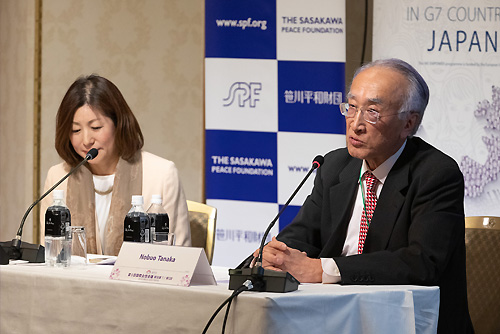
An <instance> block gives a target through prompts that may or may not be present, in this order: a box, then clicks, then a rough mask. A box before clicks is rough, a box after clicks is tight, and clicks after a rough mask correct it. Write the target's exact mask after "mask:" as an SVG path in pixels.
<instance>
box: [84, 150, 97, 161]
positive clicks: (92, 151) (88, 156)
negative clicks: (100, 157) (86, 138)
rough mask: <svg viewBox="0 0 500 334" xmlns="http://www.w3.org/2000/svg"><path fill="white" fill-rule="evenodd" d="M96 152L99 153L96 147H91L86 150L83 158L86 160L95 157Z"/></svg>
mask: <svg viewBox="0 0 500 334" xmlns="http://www.w3.org/2000/svg"><path fill="white" fill-rule="evenodd" d="M98 153H99V151H98V150H97V148H92V149H90V151H88V152H87V155H86V156H85V159H87V160H92V159H95V157H97V154H98Z"/></svg>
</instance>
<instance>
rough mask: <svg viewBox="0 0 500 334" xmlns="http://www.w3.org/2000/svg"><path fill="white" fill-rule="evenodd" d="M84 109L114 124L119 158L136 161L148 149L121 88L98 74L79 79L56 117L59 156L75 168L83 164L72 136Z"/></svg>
mask: <svg viewBox="0 0 500 334" xmlns="http://www.w3.org/2000/svg"><path fill="white" fill-rule="evenodd" d="M84 105H88V106H89V107H90V108H91V109H93V110H94V111H98V112H101V113H102V114H103V115H104V116H106V117H109V118H110V119H111V120H112V121H113V123H114V125H115V128H116V129H115V148H116V151H117V153H118V155H119V156H120V157H121V158H122V159H124V160H127V161H131V160H133V158H134V157H135V155H136V153H137V151H139V150H140V149H141V148H142V146H143V145H144V137H143V135H142V132H141V128H140V126H139V123H138V122H137V119H136V118H135V116H134V114H133V113H132V110H130V107H129V106H128V104H127V102H126V101H125V99H124V98H123V95H122V93H121V92H120V91H119V90H118V88H117V87H116V86H115V85H114V84H113V83H112V82H111V81H109V80H108V79H105V78H103V77H100V76H98V75H95V74H92V75H89V76H85V77H80V78H78V79H77V80H76V81H75V82H74V83H73V84H72V85H71V86H70V87H69V89H68V91H67V92H66V95H64V98H63V99H62V101H61V105H60V106H59V110H58V111H57V116H56V143H55V146H56V150H57V153H59V156H60V157H61V158H62V159H63V160H64V161H66V162H67V163H68V164H69V165H70V166H73V167H74V166H76V165H77V164H78V163H79V162H80V161H81V160H82V157H81V156H79V155H78V154H77V153H76V151H75V149H74V148H73V145H71V141H70V135H71V131H72V127H73V117H74V116H75V113H76V111H77V110H78V109H79V108H80V107H82V106H84Z"/></svg>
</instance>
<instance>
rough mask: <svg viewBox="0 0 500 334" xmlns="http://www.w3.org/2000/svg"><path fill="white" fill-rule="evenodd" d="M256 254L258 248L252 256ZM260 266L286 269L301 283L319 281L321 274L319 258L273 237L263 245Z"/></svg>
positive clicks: (279, 269) (257, 253)
mask: <svg viewBox="0 0 500 334" xmlns="http://www.w3.org/2000/svg"><path fill="white" fill-rule="evenodd" d="M258 255H259V250H256V251H255V252H254V257H257V256H258ZM262 266H263V267H264V268H265V269H272V270H278V271H287V272H289V273H290V274H291V275H293V276H294V277H295V278H296V279H297V280H299V282H302V283H319V282H321V279H322V274H323V268H322V267H321V260H320V259H312V258H309V257H307V254H306V253H305V252H301V251H299V250H297V249H294V248H290V247H288V246H287V245H286V244H285V243H283V242H281V241H278V240H277V239H276V238H275V237H273V239H272V240H271V241H270V242H269V243H268V244H267V245H266V246H265V247H264V251H263V254H262Z"/></svg>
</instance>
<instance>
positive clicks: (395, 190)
mask: <svg viewBox="0 0 500 334" xmlns="http://www.w3.org/2000/svg"><path fill="white" fill-rule="evenodd" d="M361 164H362V160H359V159H356V158H353V157H351V156H350V155H349V153H348V152H347V149H345V148H343V149H338V150H335V151H332V152H330V153H328V154H327V155H326V156H325V161H324V163H323V165H322V166H321V167H320V168H319V169H318V171H317V174H316V178H315V181H314V189H313V191H312V193H311V194H310V195H309V196H308V197H307V199H306V201H305V202H304V205H303V206H302V208H301V209H300V211H299V213H298V215H297V217H295V219H294V220H293V222H292V223H291V224H290V225H288V226H287V227H286V228H285V229H284V230H283V231H282V232H281V233H280V234H279V235H278V240H281V241H283V242H285V243H286V244H287V245H288V246H290V247H293V248H296V249H299V250H302V251H305V252H307V254H308V256H309V257H314V258H333V259H334V260H335V262H336V263H337V265H338V267H339V269H340V274H341V279H342V280H341V284H361V285H368V284H376V285H383V284H412V285H438V286H439V287H440V296H441V298H440V300H441V301H440V308H439V323H438V332H439V333H472V332H473V330H472V324H471V321H470V317H469V311H468V307H467V290H466V289H467V287H466V279H465V242H464V233H465V232H464V231H465V222H464V209H463V197H464V181H463V176H462V173H461V172H460V170H459V168H458V166H457V164H456V162H455V161H454V160H453V159H451V158H450V157H448V156H447V155H445V154H444V153H442V152H440V151H439V150H437V149H436V148H434V147H432V146H431V145H429V144H427V143H426V142H424V141H423V140H422V139H420V138H411V139H408V141H407V143H406V147H405V149H404V150H403V152H402V154H401V156H400V157H399V159H398V160H397V161H396V163H395V164H394V166H393V168H392V169H391V171H390V172H389V175H388V176H387V178H386V180H385V183H384V186H383V188H382V192H381V193H380V196H379V199H378V202H377V207H376V209H375V212H374V214H373V217H372V221H371V224H370V228H369V230H368V234H367V237H366V241H365V246H364V250H363V254H361V255H354V256H348V257H341V256H340V254H341V252H342V248H343V245H344V241H345V237H346V232H347V226H348V224H349V220H350V217H351V212H352V209H353V206H354V201H355V196H356V191H357V189H358V178H359V172H360V168H361Z"/></svg>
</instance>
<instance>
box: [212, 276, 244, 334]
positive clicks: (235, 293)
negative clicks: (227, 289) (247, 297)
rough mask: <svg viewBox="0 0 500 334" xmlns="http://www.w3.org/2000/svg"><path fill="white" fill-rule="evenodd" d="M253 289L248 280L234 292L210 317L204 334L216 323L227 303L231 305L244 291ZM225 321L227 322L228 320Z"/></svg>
mask: <svg viewBox="0 0 500 334" xmlns="http://www.w3.org/2000/svg"><path fill="white" fill-rule="evenodd" d="M252 288H253V285H252V282H251V281H250V280H246V281H245V283H243V285H241V286H240V287H239V288H238V289H236V290H234V291H233V293H232V294H231V296H229V298H227V299H226V300H225V301H224V302H223V303H222V304H221V305H220V306H219V307H218V308H217V310H215V312H214V314H212V317H210V320H208V323H207V325H206V326H205V329H204V330H203V333H202V334H205V333H206V332H207V331H208V328H209V327H210V325H211V324H212V322H213V321H214V319H215V317H216V316H217V314H219V312H220V310H222V308H223V307H224V305H226V304H227V303H230V302H231V301H232V300H233V299H234V298H236V297H237V296H238V295H239V294H240V293H242V292H243V291H247V290H251V289H252ZM225 320H227V318H226V319H225ZM223 328H225V322H224V327H223Z"/></svg>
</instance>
